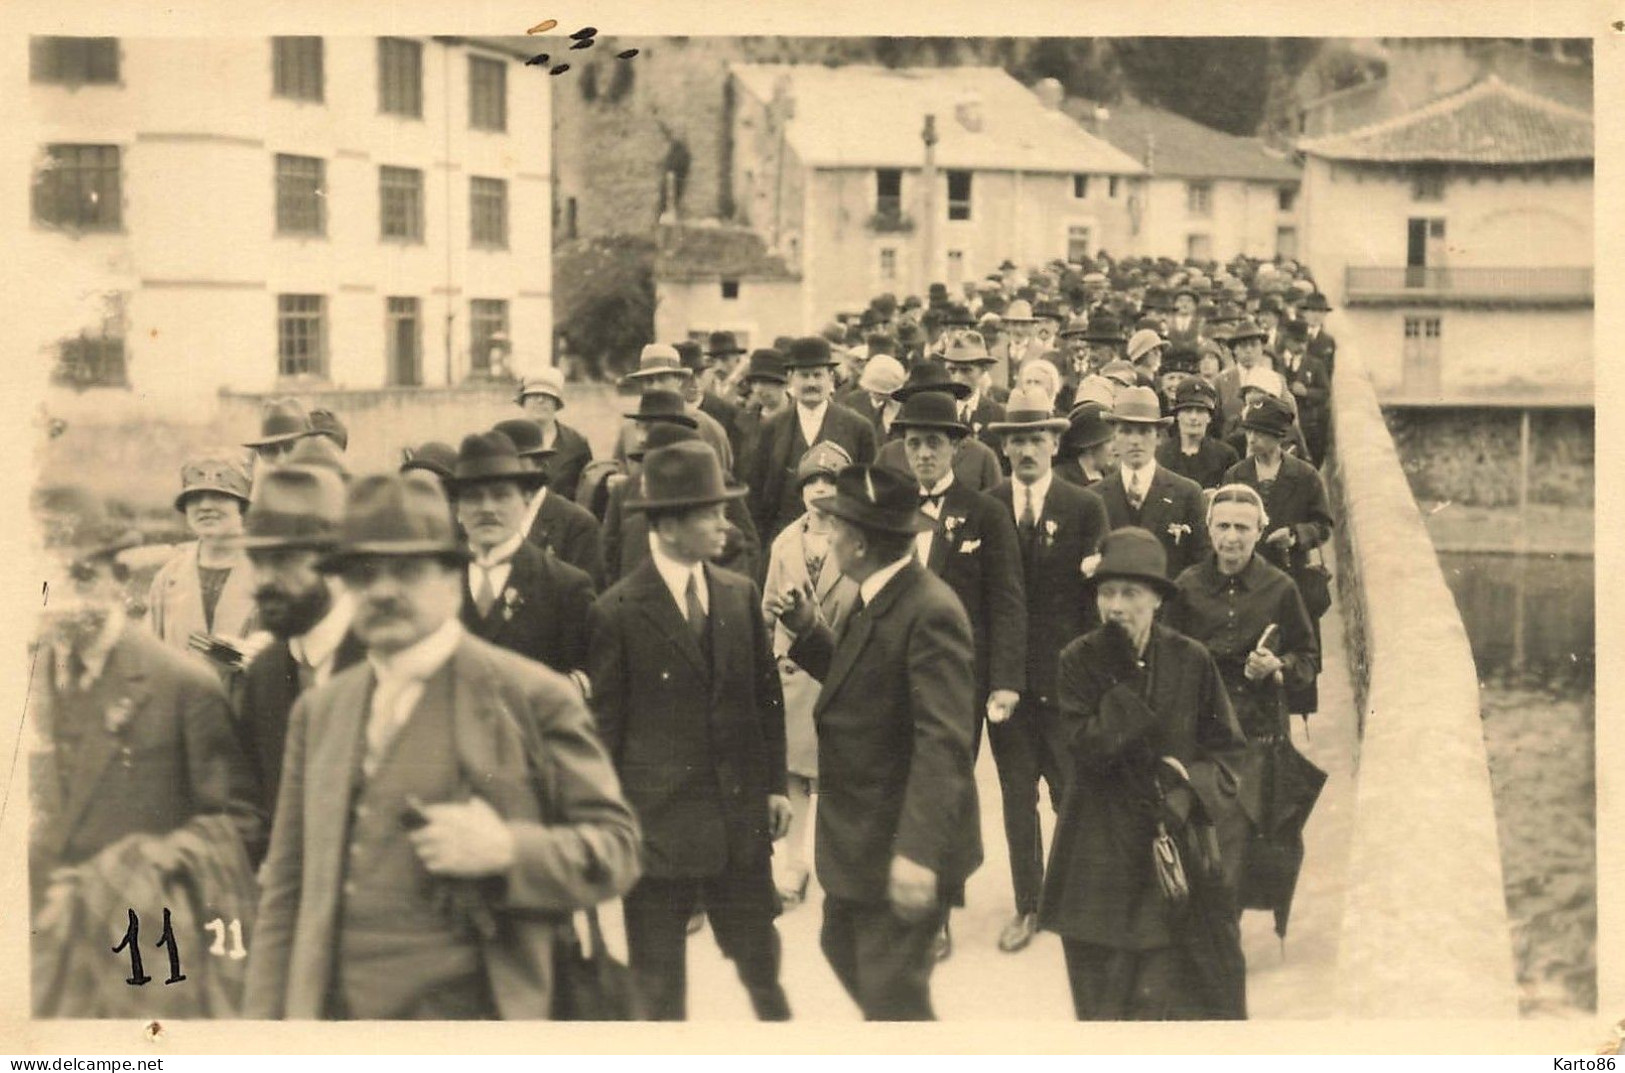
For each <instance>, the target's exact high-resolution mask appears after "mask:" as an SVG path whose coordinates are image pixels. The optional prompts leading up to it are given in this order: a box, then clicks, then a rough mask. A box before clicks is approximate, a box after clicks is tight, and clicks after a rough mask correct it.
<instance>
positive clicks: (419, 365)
mask: <svg viewBox="0 0 1625 1073" xmlns="http://www.w3.org/2000/svg"><path fill="white" fill-rule="evenodd" d="M384 321H385V325H384V327H385V331H384V346H385V348H386V353H385V355H384V358H385V361H386V363H387V366H388V368H387V372H388V375H389V383H390V384H392V385H393V386H395V387H416V386H418V385H419V384H421V383H422V382H423V361H422V356H423V329H422V321H421V319H420V318H419V316H418V300H417V299H416V298H388V299H385V303H384Z"/></svg>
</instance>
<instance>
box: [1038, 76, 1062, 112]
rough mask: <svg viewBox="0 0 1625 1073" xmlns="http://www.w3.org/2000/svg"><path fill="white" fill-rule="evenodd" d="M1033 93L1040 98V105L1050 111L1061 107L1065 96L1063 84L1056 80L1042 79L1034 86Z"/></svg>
mask: <svg viewBox="0 0 1625 1073" xmlns="http://www.w3.org/2000/svg"><path fill="white" fill-rule="evenodd" d="M1033 93H1034V94H1036V95H1037V97H1038V103H1040V104H1042V105H1043V106H1044V107H1045V108H1048V109H1049V110H1050V111H1052V112H1053V111H1055V110H1056V109H1057V108H1059V107H1061V98H1062V97H1063V96H1064V95H1065V94H1064V92H1063V91H1062V89H1061V83H1060V81H1059V80H1057V79H1054V78H1040V79H1039V80H1038V84H1037V85H1035V86H1033Z"/></svg>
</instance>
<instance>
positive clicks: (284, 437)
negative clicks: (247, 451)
mask: <svg viewBox="0 0 1625 1073" xmlns="http://www.w3.org/2000/svg"><path fill="white" fill-rule="evenodd" d="M315 434H316V430H315V429H313V428H312V429H306V430H305V431H303V432H283V433H279V434H278V435H275V436H263V437H261V438H260V439H257V440H249V441H247V442H245V443H244V444H243V446H244V447H255V448H258V447H273V446H275V445H276V444H279V443H292V442H293V441H294V440H302V439H304V438H305V437H306V436H314V435H315Z"/></svg>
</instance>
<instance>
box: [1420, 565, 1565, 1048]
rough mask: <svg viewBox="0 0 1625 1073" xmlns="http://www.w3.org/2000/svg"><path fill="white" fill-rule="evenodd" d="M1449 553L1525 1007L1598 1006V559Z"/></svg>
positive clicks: (1539, 1011) (1557, 1012)
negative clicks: (1471, 663) (1472, 671)
mask: <svg viewBox="0 0 1625 1073" xmlns="http://www.w3.org/2000/svg"><path fill="white" fill-rule="evenodd" d="M1439 564H1440V566H1441V567H1443V569H1444V574H1445V579H1446V580H1447V581H1448V582H1449V584H1450V588H1451V590H1452V591H1453V592H1454V594H1455V597H1456V605H1457V607H1458V608H1459V609H1460V611H1461V616H1462V620H1463V623H1464V624H1465V625H1466V627H1467V634H1468V637H1469V639H1470V640H1471V642H1472V647H1473V657H1474V659H1475V661H1476V662H1477V665H1478V678H1479V690H1480V700H1481V704H1482V711H1483V717H1484V741H1485V744H1486V746H1487V748H1488V751H1489V759H1490V777H1491V781H1492V783H1493V786H1494V792H1495V811H1496V820H1497V824H1498V827H1499V831H1500V841H1501V859H1502V868H1503V872H1504V879H1505V886H1506V898H1507V909H1508V912H1509V915H1510V917H1511V921H1512V935H1513V949H1514V953H1515V955H1516V959H1517V966H1518V977H1519V979H1518V982H1519V990H1520V1002H1521V1006H1522V1009H1523V1013H1524V1015H1525V1016H1534V1017H1550V1016H1559V1017H1561V1016H1579V1015H1585V1014H1591V1013H1594V1012H1595V1010H1596V1004H1597V969H1596V943H1597V857H1596V747H1595V733H1594V731H1595V722H1596V720H1595V715H1596V687H1595V674H1596V628H1595V598H1594V595H1593V576H1594V565H1593V561H1592V559H1590V558H1589V557H1585V558H1579V557H1561V556H1544V555H1542V556H1537V555H1505V554H1492V553H1484V552H1472V553H1460V552H1449V553H1444V552H1442V553H1440V554H1439Z"/></svg>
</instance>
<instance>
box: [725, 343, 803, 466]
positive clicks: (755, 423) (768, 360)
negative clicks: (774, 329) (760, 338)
mask: <svg viewBox="0 0 1625 1073" xmlns="http://www.w3.org/2000/svg"><path fill="white" fill-rule="evenodd" d="M739 379H740V387H741V388H742V389H743V390H744V392H745V401H744V403H743V404H742V405H741V406H740V408H739V457H738V459H737V460H736V463H737V465H738V468H739V472H740V473H751V472H753V471H754V467H755V465H756V452H757V451H758V450H759V449H760V446H761V442H762V425H763V424H764V423H766V422H767V420H768V419H769V418H771V417H773V416H774V415H775V414H780V413H784V412H786V411H787V410H789V408H790V396H789V393H788V389H787V386H786V385H787V383H788V378H787V377H786V376H785V373H784V355H782V354H780V353H779V352H778V351H777V350H774V349H772V348H768V347H764V348H762V349H760V350H753V351H751V355H750V359H749V360H748V361H747V362H745V364H744V365H742V366H741V367H740V369H739Z"/></svg>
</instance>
